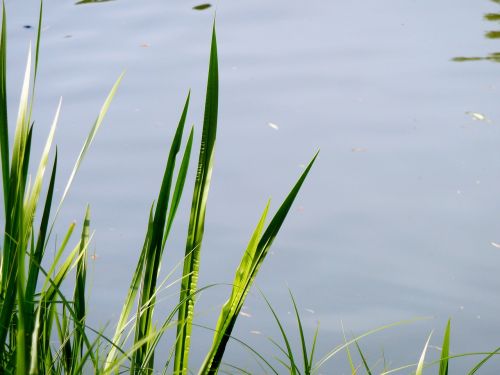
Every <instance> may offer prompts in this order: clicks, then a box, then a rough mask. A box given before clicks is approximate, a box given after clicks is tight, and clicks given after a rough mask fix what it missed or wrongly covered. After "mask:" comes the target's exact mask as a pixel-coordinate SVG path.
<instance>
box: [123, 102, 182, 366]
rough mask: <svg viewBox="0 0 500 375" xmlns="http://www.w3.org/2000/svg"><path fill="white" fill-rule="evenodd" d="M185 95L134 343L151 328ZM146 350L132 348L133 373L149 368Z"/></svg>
mask: <svg viewBox="0 0 500 375" xmlns="http://www.w3.org/2000/svg"><path fill="white" fill-rule="evenodd" d="M189 98H190V94H188V96H187V98H186V102H185V104H184V109H183V111H182V114H181V118H180V120H179V123H178V125H177V129H176V132H175V135H174V139H173V140H172V145H171V147H170V152H169V155H168V159H167V164H166V166H165V172H164V175H163V180H162V184H161V187H160V192H159V194H158V201H157V203H156V208H155V213H154V218H153V225H152V230H151V233H150V239H149V240H148V247H147V250H146V254H145V258H144V262H145V263H144V275H143V278H142V285H141V295H140V299H139V303H138V306H137V308H138V313H137V324H136V331H135V338H134V341H135V342H138V341H141V340H142V339H143V338H144V337H149V336H151V333H152V329H153V325H152V324H153V323H152V317H153V312H154V306H155V298H154V294H155V293H156V284H157V280H158V274H159V272H160V265H161V258H162V254H163V247H162V245H163V238H164V233H165V226H166V218H167V213H168V207H169V198H170V189H171V186H172V179H173V175H174V170H175V162H176V158H177V154H178V153H179V151H180V148H181V143H182V134H183V132H184V124H185V122H186V116H187V111H188V108H189ZM186 168H187V166H186ZM147 350H148V348H147V342H146V344H145V345H144V346H143V347H141V348H139V349H138V350H136V351H135V353H134V356H133V360H132V370H131V372H132V373H133V374H135V373H137V372H138V371H143V370H144V368H148V370H146V373H150V372H151V370H150V369H151V367H152V364H153V361H154V358H151V360H150V361H149V363H145V362H144V356H145V355H146V353H147Z"/></svg>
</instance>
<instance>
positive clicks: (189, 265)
mask: <svg viewBox="0 0 500 375" xmlns="http://www.w3.org/2000/svg"><path fill="white" fill-rule="evenodd" d="M218 102H219V73H218V60H217V40H216V33H215V23H214V26H213V29H212V42H211V47H210V62H209V67H208V81H207V91H206V99H205V112H204V118H203V131H202V136H201V146H200V155H199V160H198V169H197V173H196V180H195V186H194V192H193V199H192V204H191V214H190V218H189V228H188V237H187V241H186V251H185V260H184V268H183V272H182V274H183V276H185V278H183V282H182V285H181V291H180V296H179V301H183V304H182V305H181V306H180V309H179V314H178V326H177V342H176V347H175V356H174V373H175V374H182V375H184V374H186V373H187V369H188V360H189V349H190V345H191V331H192V323H193V309H194V294H195V292H196V288H197V284H198V272H199V267H200V263H199V262H200V249H201V243H202V239H203V232H204V228H205V213H206V205H207V199H208V192H209V189H210V180H211V177H212V169H213V163H214V150H215V139H216V135H217V112H218Z"/></svg>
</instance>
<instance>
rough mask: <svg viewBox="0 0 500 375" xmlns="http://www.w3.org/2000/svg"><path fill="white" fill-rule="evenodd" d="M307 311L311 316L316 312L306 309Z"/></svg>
mask: <svg viewBox="0 0 500 375" xmlns="http://www.w3.org/2000/svg"><path fill="white" fill-rule="evenodd" d="M306 311H307V312H308V313H310V314H314V312H315V311H314V310H313V309H306Z"/></svg>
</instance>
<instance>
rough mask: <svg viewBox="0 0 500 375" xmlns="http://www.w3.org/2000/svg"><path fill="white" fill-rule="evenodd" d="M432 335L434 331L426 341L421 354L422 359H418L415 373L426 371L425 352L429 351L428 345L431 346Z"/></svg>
mask: <svg viewBox="0 0 500 375" xmlns="http://www.w3.org/2000/svg"><path fill="white" fill-rule="evenodd" d="M431 336H432V332H431V334H430V335H429V338H428V339H427V341H426V343H425V346H424V350H422V355H421V356H420V360H419V361H418V364H417V370H416V371H415V375H422V373H423V371H424V364H425V354H426V353H427V347H428V346H429V341H431Z"/></svg>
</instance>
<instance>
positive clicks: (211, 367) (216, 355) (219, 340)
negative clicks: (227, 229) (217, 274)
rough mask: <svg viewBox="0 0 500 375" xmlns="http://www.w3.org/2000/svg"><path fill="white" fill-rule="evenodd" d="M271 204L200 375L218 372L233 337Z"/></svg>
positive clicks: (240, 269)
mask: <svg viewBox="0 0 500 375" xmlns="http://www.w3.org/2000/svg"><path fill="white" fill-rule="evenodd" d="M269 204H270V203H269V202H268V203H267V205H266V207H265V209H264V211H263V213H262V215H261V217H260V219H259V222H258V223H257V226H256V228H255V230H254V232H253V234H252V237H251V238H250V242H249V244H248V246H247V249H246V251H245V253H244V254H243V257H242V259H241V262H240V265H239V267H238V269H237V270H236V274H235V277H234V281H233V288H232V291H231V296H230V297H229V299H228V300H227V301H226V303H225V304H224V306H223V307H222V309H221V312H220V315H219V319H218V320H217V325H216V327H215V333H214V339H213V343H212V347H211V349H210V351H209V352H208V354H207V356H206V358H205V361H204V362H203V365H202V367H201V369H200V374H205V373H211V372H216V371H217V368H218V367H219V366H220V363H221V361H222V356H223V354H224V350H225V348H226V344H227V342H228V341H229V337H230V336H231V330H232V327H233V325H234V324H235V322H236V318H237V316H238V314H239V313H240V310H241V306H242V305H243V300H244V295H246V293H247V292H248V288H245V286H246V285H248V280H247V278H248V274H249V273H250V270H251V268H252V263H253V261H254V258H255V252H256V250H257V245H258V243H259V240H260V237H261V235H262V231H263V230H264V224H265V221H266V217H267V213H268V211H269Z"/></svg>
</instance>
